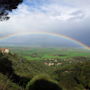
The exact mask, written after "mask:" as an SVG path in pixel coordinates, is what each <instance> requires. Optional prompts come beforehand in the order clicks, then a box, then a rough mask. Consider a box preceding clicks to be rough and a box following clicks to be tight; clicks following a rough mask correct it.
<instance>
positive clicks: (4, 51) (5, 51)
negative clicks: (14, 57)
mask: <svg viewBox="0 0 90 90" xmlns="http://www.w3.org/2000/svg"><path fill="white" fill-rule="evenodd" d="M0 52H1V53H2V54H8V53H9V52H10V50H9V49H8V48H0Z"/></svg>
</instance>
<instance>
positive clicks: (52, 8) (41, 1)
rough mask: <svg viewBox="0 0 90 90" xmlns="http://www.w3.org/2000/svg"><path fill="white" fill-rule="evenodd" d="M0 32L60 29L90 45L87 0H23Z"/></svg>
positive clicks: (89, 2)
mask: <svg viewBox="0 0 90 90" xmlns="http://www.w3.org/2000/svg"><path fill="white" fill-rule="evenodd" d="M10 16H11V18H10V20H8V21H4V22H0V33H5V34H6V33H15V32H53V33H60V34H64V35H67V36H70V37H72V38H75V39H77V40H80V41H81V42H82V43H85V44H87V45H89V46H90V0H24V3H23V4H21V5H19V6H18V9H17V10H14V11H13V12H12V13H10Z"/></svg>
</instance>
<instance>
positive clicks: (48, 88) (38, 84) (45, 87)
mask: <svg viewBox="0 0 90 90" xmlns="http://www.w3.org/2000/svg"><path fill="white" fill-rule="evenodd" d="M26 90H62V89H61V88H60V87H59V85H58V82H57V81H55V80H53V79H52V78H51V77H50V76H48V75H46V74H41V75H37V76H35V77H34V78H33V79H32V80H31V81H30V82H29V83H28V84H27V86H26Z"/></svg>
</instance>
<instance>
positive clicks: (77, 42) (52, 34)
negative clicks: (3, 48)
mask: <svg viewBox="0 0 90 90" xmlns="http://www.w3.org/2000/svg"><path fill="white" fill-rule="evenodd" d="M32 34H46V35H50V36H55V37H62V38H64V39H66V40H70V41H72V42H74V43H76V44H78V45H80V46H82V47H83V48H85V49H88V50H90V47H89V46H87V45H86V44H84V43H82V42H80V41H79V40H76V39H74V38H72V37H69V36H66V35H63V34H58V33H51V32H22V33H21V32H20V33H12V34H8V35H6V36H2V37H0V40H3V39H7V38H11V37H14V36H20V35H32Z"/></svg>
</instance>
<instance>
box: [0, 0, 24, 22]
mask: <svg viewBox="0 0 90 90" xmlns="http://www.w3.org/2000/svg"><path fill="white" fill-rule="evenodd" d="M22 2H23V0H0V21H3V20H8V19H9V18H10V17H9V16H8V14H9V12H12V10H14V9H17V7H18V5H19V4H20V3H22Z"/></svg>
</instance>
